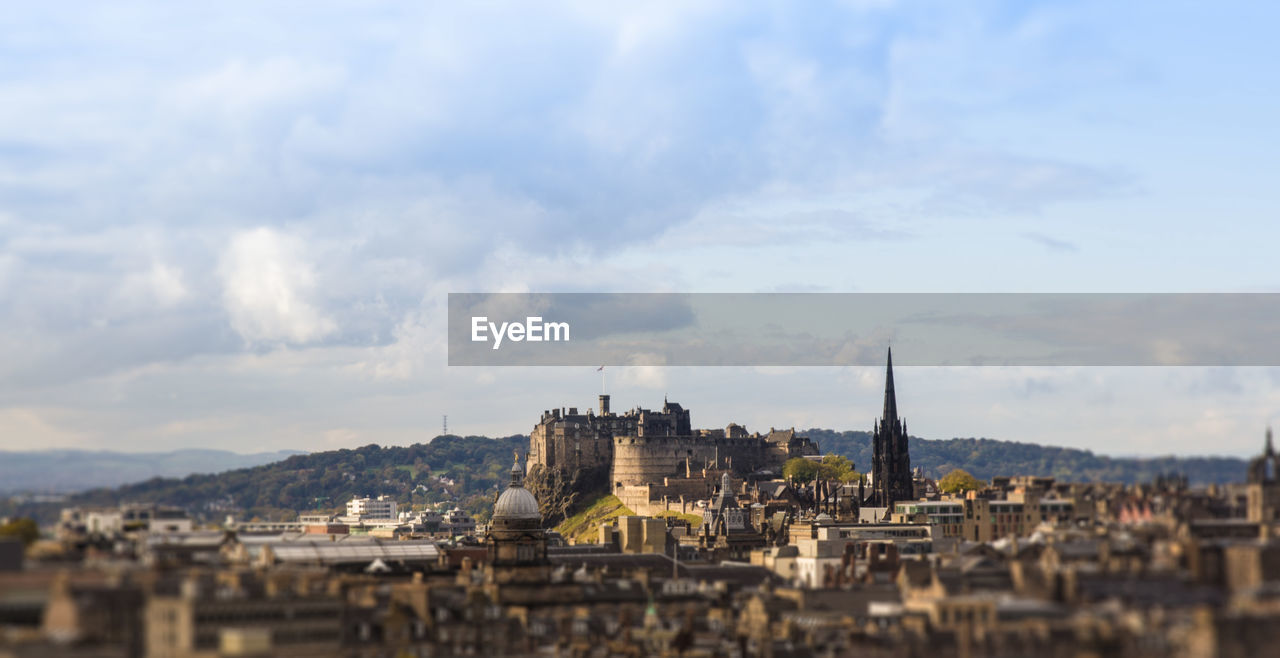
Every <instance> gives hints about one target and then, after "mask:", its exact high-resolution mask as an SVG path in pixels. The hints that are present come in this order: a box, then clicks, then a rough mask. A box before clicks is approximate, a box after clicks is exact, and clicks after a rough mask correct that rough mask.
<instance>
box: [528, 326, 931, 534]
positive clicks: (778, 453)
mask: <svg viewBox="0 0 1280 658" xmlns="http://www.w3.org/2000/svg"><path fill="white" fill-rule="evenodd" d="M907 443H908V440H907V425H906V423H905V422H904V421H903V420H902V419H901V418H899V417H898V402H897V394H896V392H895V391H894V386H893V352H892V351H890V352H889V353H888V359H887V364H886V368H885V391H884V411H883V414H882V416H881V418H880V419H879V420H878V421H877V422H876V423H875V425H874V429H873V436H872V445H873V459H872V468H871V473H870V474H869V475H870V477H869V478H868V479H869V482H868V484H870V489H871V490H870V491H861V492H860V493H859V494H858V502H859V504H860V505H868V506H871V507H881V508H885V509H888V508H890V507H892V505H893V502H894V501H903V500H914V499H915V495H914V484H913V481H912V473H911V458H910V456H909V453H908V445H907ZM818 454H819V452H818V445H817V444H816V443H814V442H813V441H810V440H809V439H808V438H806V437H803V436H797V435H796V432H795V430H794V429H788V430H778V429H773V428H770V430H769V432H768V433H767V434H761V433H759V432H756V433H748V432H747V430H746V429H745V428H743V427H742V426H741V425H737V424H734V423H730V424H729V426H728V427H725V428H724V429H693V426H692V423H691V422H690V420H689V410H688V409H685V408H684V407H682V406H680V405H679V404H677V403H675V402H671V401H668V400H665V399H664V400H663V402H662V409H661V410H651V409H642V408H639V407H636V408H634V409H630V410H628V411H626V412H625V413H621V414H619V413H614V412H613V411H611V410H610V409H609V396H608V395H601V396H600V406H599V411H598V412H597V411H595V410H592V409H587V410H586V411H585V412H579V411H578V408H577V407H568V408H563V407H562V408H560V409H550V410H546V411H543V412H542V418H541V419H539V421H538V424H537V425H536V426H535V427H534V428H533V432H532V433H530V440H529V473H530V477H531V479H533V480H535V481H536V482H537V485H536V486H537V487H538V489H539V491H541V492H543V494H542V495H541V496H540V497H541V498H543V499H544V502H545V500H547V499H553V498H556V497H561V498H563V497H564V496H571V495H573V494H572V493H571V492H572V491H588V492H598V493H601V494H603V493H612V494H613V495H615V496H617V497H618V498H619V499H620V500H621V501H622V503H623V504H624V505H626V506H627V507H628V508H630V509H631V510H632V511H634V512H635V513H637V514H645V515H655V514H658V513H661V512H666V511H672V512H681V513H689V512H691V511H692V507H691V506H692V504H693V503H694V502H696V501H698V500H709V499H711V498H712V497H713V496H714V495H715V494H716V492H717V485H718V484H719V483H720V481H721V479H722V477H721V476H722V475H723V474H726V473H727V474H730V475H731V476H732V477H733V478H736V479H737V480H738V481H739V482H741V480H742V479H744V478H747V477H748V476H755V479H768V478H770V477H772V478H780V477H781V475H782V465H783V464H784V463H786V461H787V460H788V459H791V458H793V457H811V456H816V455H818ZM548 480H556V481H557V482H558V483H559V487H558V488H557V487H554V486H546V485H545V484H544V483H546V482H547V481H548ZM565 507H567V506H565Z"/></svg>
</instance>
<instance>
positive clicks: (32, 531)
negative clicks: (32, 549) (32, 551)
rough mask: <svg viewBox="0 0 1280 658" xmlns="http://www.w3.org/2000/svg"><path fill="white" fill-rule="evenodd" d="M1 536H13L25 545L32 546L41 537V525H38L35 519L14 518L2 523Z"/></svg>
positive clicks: (0, 526) (0, 527)
mask: <svg viewBox="0 0 1280 658" xmlns="http://www.w3.org/2000/svg"><path fill="white" fill-rule="evenodd" d="M0 537H12V538H14V539H17V540H19V541H21V542H22V544H23V545H24V546H30V545H32V544H34V543H36V540H37V539H39V538H40V526H38V525H36V522H35V520H34V519H14V520H12V521H10V522H8V523H6V524H4V525H0Z"/></svg>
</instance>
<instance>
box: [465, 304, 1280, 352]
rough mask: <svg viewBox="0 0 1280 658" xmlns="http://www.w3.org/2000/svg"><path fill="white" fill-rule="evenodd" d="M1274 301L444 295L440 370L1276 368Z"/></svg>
mask: <svg viewBox="0 0 1280 658" xmlns="http://www.w3.org/2000/svg"><path fill="white" fill-rule="evenodd" d="M1278 338H1280V294H1274V293H1240V294H1234V293H1231V294H1216V293H1208V294H1149V293H1117V294H1086V293H1080V294H996V293H991V294H986V293H983V294H942V293H938V294H934V293H925V294H871V293H776V294H704V293H451V294H450V295H449V365H456V366H481V365H483V366H495V365H499V366H502V365H509V366H602V365H670V366H833V365H882V364H883V363H884V354H885V349H886V348H887V347H888V346H890V345H892V346H893V348H894V363H895V364H901V365H930V366H959V365H964V366H971V365H1050V366H1130V365H1131V366H1276V365H1280V340H1278Z"/></svg>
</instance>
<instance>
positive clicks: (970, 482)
mask: <svg viewBox="0 0 1280 658" xmlns="http://www.w3.org/2000/svg"><path fill="white" fill-rule="evenodd" d="M938 488H939V489H941V490H942V491H943V492H944V493H963V492H965V491H972V490H975V489H981V488H982V482H981V481H980V480H978V478H975V477H973V476H972V475H969V472H968V471H965V470H963V469H959V468H957V469H954V470H952V471H951V472H950V473H947V474H946V475H944V476H942V479H941V480H938Z"/></svg>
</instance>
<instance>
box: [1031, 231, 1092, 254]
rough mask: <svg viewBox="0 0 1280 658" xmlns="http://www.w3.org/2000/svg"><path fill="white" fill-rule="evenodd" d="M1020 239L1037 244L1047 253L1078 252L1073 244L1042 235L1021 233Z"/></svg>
mask: <svg viewBox="0 0 1280 658" xmlns="http://www.w3.org/2000/svg"><path fill="white" fill-rule="evenodd" d="M1022 237H1024V238H1026V239H1028V240H1030V241H1032V242H1035V243H1036V244H1039V245H1040V246H1042V247H1044V248H1045V249H1048V250H1049V251H1062V252H1076V251H1079V250H1080V248H1079V247H1077V246H1076V244H1075V243H1074V242H1068V241H1066V240H1063V239H1061V238H1055V237H1053V236H1050V235H1045V234H1043V233H1035V232H1030V233H1023V234H1022Z"/></svg>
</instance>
